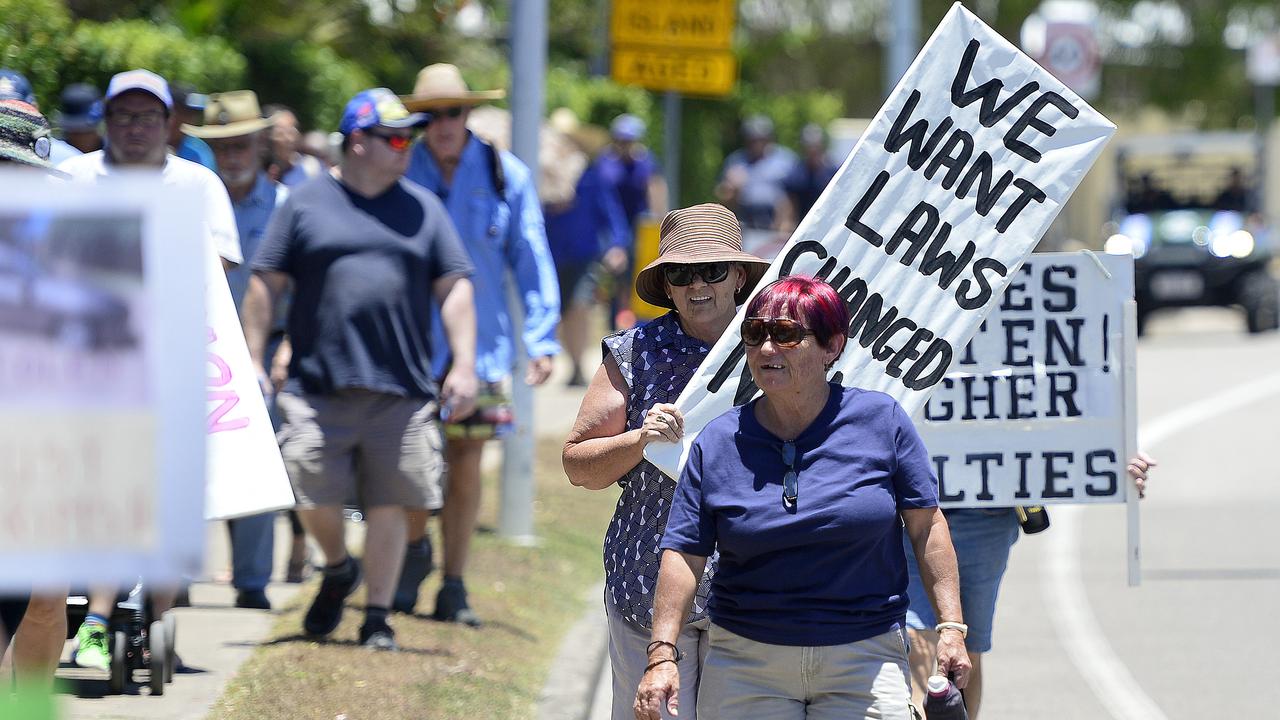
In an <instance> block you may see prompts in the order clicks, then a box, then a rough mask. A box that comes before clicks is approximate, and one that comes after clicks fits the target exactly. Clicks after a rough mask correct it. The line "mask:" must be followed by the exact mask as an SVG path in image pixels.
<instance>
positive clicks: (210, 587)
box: [58, 517, 299, 720]
mask: <svg viewBox="0 0 1280 720" xmlns="http://www.w3.org/2000/svg"><path fill="white" fill-rule="evenodd" d="M206 532H207V535H206V553H205V555H206V561H205V570H204V573H203V574H202V577H201V578H199V582H196V583H194V584H193V585H192V586H191V590H190V595H191V607H186V608H178V609H176V610H174V613H175V614H176V616H177V627H178V632H177V652H178V656H179V657H181V658H182V660H183V663H184V664H185V665H186V669H185V670H184V671H181V672H179V673H177V674H175V675H174V678H173V683H172V684H170V685H167V686H165V693H164V695H163V696H162V697H150V690H149V689H147V687H146V681H145V677H146V676H145V674H142V673H139V674H138V676H137V678H136V679H137V680H139V681H141V682H142V684H140V685H139V684H132V685H130V686H128V688H127V690H126V694H124V695H108V694H106V692H107V674H106V673H105V672H100V671H97V670H86V669H83V668H78V667H75V666H74V665H72V664H71V663H70V662H69V660H70V649H71V647H72V645H73V643H72V642H70V641H69V642H68V643H67V652H66V653H65V654H64V656H63V663H62V668H61V669H60V670H59V671H58V678H59V679H60V680H62V681H64V687H65V688H66V690H67V691H68V692H67V693H66V694H64V695H63V698H62V700H63V702H62V707H61V712H62V715H61V717H63V718H69V719H73V720H126V719H128V720H133V719H135V718H136V719H140V720H150V719H152V718H154V719H155V720H161V719H163V720H201V719H202V718H204V717H205V716H206V715H208V713H209V710H210V708H212V707H213V705H214V703H215V702H217V700H218V698H219V697H221V695H222V691H223V689H224V688H225V687H226V685H227V683H228V682H229V681H230V680H231V678H233V677H235V674H236V671H237V670H239V668H240V666H241V665H242V664H243V663H244V661H246V660H248V659H249V656H250V655H252V654H253V650H254V648H256V647H257V646H258V644H259V643H260V642H261V641H262V639H263V638H265V637H267V636H268V634H269V633H270V631H271V626H272V625H273V624H274V623H275V615H274V614H273V613H272V612H266V611H262V610H241V609H238V608H236V607H235V591H234V590H233V589H232V588H231V586H230V584H229V583H228V582H227V581H226V579H225V578H226V576H227V573H228V572H229V570H228V568H230V553H229V547H228V542H227V531H226V526H225V523H209V524H208V525H207V528H206ZM290 540H291V533H290V530H289V523H288V521H287V520H286V519H284V518H283V517H282V518H281V519H280V521H279V522H278V523H277V524H276V563H275V567H276V568H278V569H279V571H280V573H283V571H284V567H285V565H286V563H287V562H288V554H289V543H290ZM298 587H299V586H298V585H290V584H286V583H283V582H275V581H273V582H272V584H271V586H270V587H268V588H267V594H268V596H269V597H270V598H271V603H272V605H274V606H275V607H277V608H278V607H282V606H283V605H285V604H286V603H287V602H289V600H291V599H292V598H293V596H294V595H295V594H296V593H297V592H298Z"/></svg>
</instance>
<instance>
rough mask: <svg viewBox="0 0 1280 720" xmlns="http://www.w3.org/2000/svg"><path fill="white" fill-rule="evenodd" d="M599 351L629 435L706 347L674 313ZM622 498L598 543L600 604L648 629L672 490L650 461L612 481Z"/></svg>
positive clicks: (701, 603)
mask: <svg viewBox="0 0 1280 720" xmlns="http://www.w3.org/2000/svg"><path fill="white" fill-rule="evenodd" d="M603 345H604V352H605V353H606V356H607V357H612V358H613V359H614V360H615V361H616V362H617V363H618V369H619V370H621V371H622V377H623V379H624V380H625V381H626V383H627V387H628V388H630V390H631V392H630V395H629V399H628V400H627V430H635V429H637V428H640V427H641V426H643V425H644V416H645V413H646V412H648V410H649V408H651V407H653V406H654V405H656V404H658V403H673V402H675V401H676V398H678V397H679V396H680V392H681V391H682V390H684V387H685V385H688V384H689V380H690V379H691V378H692V377H693V373H694V371H696V370H697V369H698V366H699V365H701V364H702V361H703V359H704V358H706V356H707V353H708V352H710V350H711V348H710V347H708V346H707V345H706V344H705V343H703V342H702V341H701V340H698V339H697V338H694V337H692V336H690V335H686V334H685V332H684V330H682V329H681V328H680V321H679V320H677V316H676V313H675V312H674V311H672V312H669V313H667V314H666V315H663V316H661V317H658V318H655V319H653V320H650V321H649V322H647V323H644V324H642V325H637V326H636V327H634V328H632V329H630V330H624V331H622V332H618V333H614V334H613V335H610V336H608V337H606V338H605V339H604V342H603ZM618 485H619V486H620V487H621V488H622V496H621V497H619V498H618V507H617V508H616V509H615V510H614V512H613V520H612V521H611V522H610V523H609V530H608V532H607V533H605V537H604V571H605V602H608V603H611V604H612V605H613V608H614V610H615V611H616V612H617V614H618V616H619V617H621V618H622V619H624V620H626V621H627V622H630V623H632V624H635V625H638V626H640V627H643V628H645V629H649V628H651V627H652V626H653V600H654V590H655V588H656V586H657V584H658V564H659V560H660V557H661V556H660V554H659V552H658V543H659V542H660V541H661V540H662V533H663V531H665V530H666V528H667V513H669V512H670V511H671V497H672V496H673V495H674V494H675V489H676V483H675V481H674V480H672V479H671V478H669V477H667V476H666V475H664V474H663V473H662V471H660V470H658V468H656V467H654V466H653V464H652V463H650V462H649V461H648V460H642V461H641V462H640V464H639V465H636V466H635V467H633V468H631V471H630V472H628V473H627V474H626V475H625V476H623V477H622V478H619V479H618ZM716 560H717V557H716V556H712V557H711V558H709V559H708V560H707V568H706V570H705V571H704V572H703V575H702V580H701V581H700V582H699V583H698V592H697V594H696V595H695V596H694V599H693V611H692V614H691V615H690V616H689V618H688V622H694V621H695V620H701V619H702V618H704V617H706V616H707V595H708V593H709V592H710V591H711V576H712V575H713V574H714V573H715V564H716Z"/></svg>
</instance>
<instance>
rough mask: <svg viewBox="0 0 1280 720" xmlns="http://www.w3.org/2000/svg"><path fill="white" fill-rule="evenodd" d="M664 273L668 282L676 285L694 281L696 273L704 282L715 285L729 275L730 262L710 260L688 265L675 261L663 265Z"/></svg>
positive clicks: (680, 285) (681, 285)
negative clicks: (675, 262)
mask: <svg viewBox="0 0 1280 720" xmlns="http://www.w3.org/2000/svg"><path fill="white" fill-rule="evenodd" d="M662 274H663V276H664V277H665V278H666V279H667V282H669V283H671V284H672V285H674V286H676V287H684V286H685V285H688V284H689V283H691V282H693V276H694V275H697V276H698V277H700V278H702V282H704V283H706V284H708V285H714V284H715V283H718V282H724V279H725V278H727V277H729V263H727V262H709V263H693V264H688V265H685V264H674V263H673V264H670V265H663V266H662Z"/></svg>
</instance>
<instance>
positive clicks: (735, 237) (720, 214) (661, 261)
mask: <svg viewBox="0 0 1280 720" xmlns="http://www.w3.org/2000/svg"><path fill="white" fill-rule="evenodd" d="M708 262H736V263H742V264H743V266H744V268H745V269H746V272H747V279H746V282H744V283H743V284H742V288H741V289H740V290H738V292H737V294H735V295H734V296H733V301H734V302H735V303H737V304H739V305H741V304H742V303H744V302H746V300H747V296H748V295H750V294H751V291H752V290H753V289H754V288H755V286H756V283H758V282H760V278H761V277H763V276H764V273H765V271H766V270H768V269H769V263H768V261H766V260H762V259H760V258H758V257H756V256H755V255H752V254H750V253H746V252H743V251H742V229H741V228H740V227H739V226H738V218H736V217H734V215H733V213H732V212H730V211H729V209H728V208H726V207H725V206H723V205H717V204H715V203H705V204H703V205H694V206H692V207H687V208H680V209H679V210H672V211H671V212H669V213H667V216H666V217H665V218H663V219H662V226H661V227H660V228H659V229H658V259H657V260H654V261H653V262H651V263H649V264H648V265H646V266H645V268H644V269H643V270H641V271H640V273H639V274H638V275H636V294H637V295H639V296H640V298H641V299H643V300H644V301H645V302H647V303H650V304H653V305H657V306H659V307H665V308H674V307H675V305H674V304H673V303H672V302H671V298H670V297H667V289H666V286H665V285H664V284H663V277H662V266H663V265H667V264H687V263H708Z"/></svg>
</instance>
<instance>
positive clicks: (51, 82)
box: [0, 0, 71, 107]
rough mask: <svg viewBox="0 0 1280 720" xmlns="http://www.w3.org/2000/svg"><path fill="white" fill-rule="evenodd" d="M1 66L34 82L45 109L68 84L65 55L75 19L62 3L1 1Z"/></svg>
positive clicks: (43, 0)
mask: <svg viewBox="0 0 1280 720" xmlns="http://www.w3.org/2000/svg"><path fill="white" fill-rule="evenodd" d="M0 18H3V19H0V67H5V68H8V69H10V70H16V71H18V72H20V73H22V74H23V75H26V76H27V79H29V80H30V81H31V84H32V86H33V87H34V88H35V92H36V97H37V98H38V99H39V101H40V105H41V107H50V103H51V102H56V100H57V95H58V90H59V89H60V88H61V87H62V85H63V84H64V81H63V80H62V73H63V54H64V50H65V46H66V42H67V35H68V33H69V32H70V28H71V18H70V17H69V16H68V15H67V8H66V6H65V5H64V4H63V3H62V0H0Z"/></svg>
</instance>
